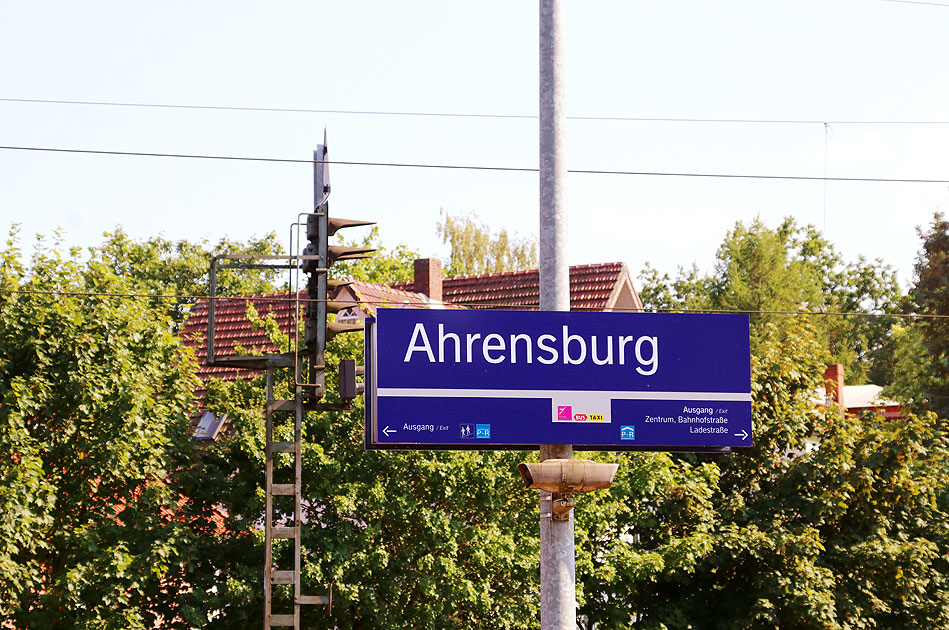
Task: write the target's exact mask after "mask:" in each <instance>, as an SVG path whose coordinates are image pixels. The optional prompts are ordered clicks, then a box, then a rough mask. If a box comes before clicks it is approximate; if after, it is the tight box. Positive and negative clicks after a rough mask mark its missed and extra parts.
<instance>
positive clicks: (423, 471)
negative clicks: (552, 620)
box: [0, 224, 949, 630]
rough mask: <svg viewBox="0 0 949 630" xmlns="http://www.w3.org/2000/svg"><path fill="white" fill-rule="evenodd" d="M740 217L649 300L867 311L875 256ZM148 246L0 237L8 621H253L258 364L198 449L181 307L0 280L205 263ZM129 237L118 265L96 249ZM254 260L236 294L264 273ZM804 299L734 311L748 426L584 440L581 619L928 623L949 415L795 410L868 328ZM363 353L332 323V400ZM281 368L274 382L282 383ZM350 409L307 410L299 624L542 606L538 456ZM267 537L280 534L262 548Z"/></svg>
mask: <svg viewBox="0 0 949 630" xmlns="http://www.w3.org/2000/svg"><path fill="white" fill-rule="evenodd" d="M739 227H740V228H741V229H739ZM739 227H736V230H735V231H733V232H732V233H730V234H729V237H728V239H726V241H727V242H726V244H725V245H723V247H722V249H721V250H720V256H719V265H718V266H717V267H716V271H715V273H714V274H710V275H707V276H706V275H703V274H701V273H699V272H698V271H697V270H695V269H693V270H692V271H690V272H683V273H680V275H679V277H678V278H677V279H676V280H674V281H673V280H670V279H669V278H668V277H663V276H659V275H658V274H657V273H654V276H653V277H654V278H656V279H657V281H656V282H655V283H654V284H653V285H652V286H651V287H650V289H649V290H647V291H644V292H643V293H644V295H648V296H649V300H651V301H652V303H653V304H658V303H661V304H671V305H673V306H674V307H678V308H692V306H685V305H687V304H694V305H696V306H695V307H696V308H710V306H709V305H711V304H719V305H724V304H728V305H731V307H733V308H745V307H747V306H748V305H759V310H778V308H777V307H778V306H782V305H783V306H787V307H788V308H787V310H798V308H800V307H801V305H803V306H805V307H807V308H809V309H811V310H814V309H816V308H818V306H819V307H821V308H829V307H828V306H827V305H828V304H841V305H842V304H845V303H846V300H851V303H852V304H860V305H863V306H866V305H870V304H874V303H875V302H874V300H879V301H878V302H876V303H877V304H879V305H883V306H885V307H886V308H889V306H887V305H889V304H890V302H889V300H891V297H892V296H891V292H890V288H891V287H890V285H889V280H888V276H887V275H886V274H885V273H884V274H882V275H881V274H876V275H874V274H875V273H876V271H880V270H884V271H885V270H886V269H887V268H886V267H885V266H881V265H882V264H881V263H875V264H867V263H865V262H863V261H860V262H858V263H854V264H853V265H848V264H845V263H843V262H842V261H841V259H840V258H839V257H835V256H836V254H835V253H834V251H833V248H831V247H830V246H829V245H827V244H826V243H824V242H823V241H822V240H821V239H820V238H819V236H818V235H816V234H815V233H813V231H811V230H810V229H803V230H802V229H800V228H796V227H794V226H793V225H792V224H786V225H785V226H782V228H781V229H779V230H768V229H767V228H765V227H764V226H762V225H760V224H752V225H751V226H749V227H747V228H745V227H741V226H739ZM367 238H368V239H369V240H368V241H367V242H375V241H377V240H378V233H372V234H370V236H369V237H367ZM250 246H251V245H248V247H250ZM162 247H163V246H160V245H155V244H149V243H148V242H142V243H129V244H127V245H126V246H124V249H119V250H116V251H117V253H116V251H114V252H113V253H105V252H103V251H100V250H97V251H95V252H92V255H91V260H90V261H89V262H87V263H82V262H80V261H79V260H78V258H76V257H74V256H65V257H61V256H59V255H58V254H56V253H55V251H54V250H53V248H49V247H43V248H41V249H40V250H39V252H38V253H37V255H36V256H35V257H34V258H33V261H32V263H31V265H30V266H29V267H24V266H21V264H20V263H19V262H18V261H19V252H18V251H17V250H16V246H15V243H14V242H11V243H10V244H8V247H7V249H6V251H5V253H4V255H3V256H4V258H3V259H4V265H3V270H2V276H0V282H2V284H0V288H2V289H3V290H4V291H5V292H3V293H0V371H2V372H3V379H2V380H0V387H2V392H0V396H2V398H0V457H3V459H2V460H0V474H2V475H3V477H2V479H0V614H2V615H3V618H4V620H6V621H9V622H12V623H14V624H16V625H17V626H18V627H29V628H59V627H76V626H82V627H99V628H113V627H115V628H118V627H133V628H135V627H146V626H147V627H152V626H154V625H155V624H159V625H161V626H162V627H208V628H258V627H260V624H261V621H262V615H263V612H262V597H263V575H262V573H263V572H262V567H263V532H262V531H261V522H262V520H263V510H264V495H263V484H264V435H263V426H262V422H261V418H262V408H263V405H264V400H263V388H262V387H261V382H260V381H259V380H258V381H236V382H216V381H211V382H210V383H208V394H207V398H206V400H205V405H207V406H208V407H209V408H212V409H214V410H215V411H217V412H227V413H228V414H229V416H230V417H231V419H232V421H233V426H234V432H233V434H230V435H228V436H227V437H225V438H224V439H222V440H220V441H218V442H215V443H213V444H206V445H201V446H200V447H199V446H198V445H197V443H195V442H189V441H187V440H186V439H185V437H184V436H185V435H186V432H185V430H186V428H187V426H188V425H187V422H186V421H185V418H184V415H185V413H186V412H187V410H188V404H189V403H188V400H189V397H190V394H191V390H192V388H193V386H194V380H193V377H192V376H191V370H192V366H191V364H190V362H189V359H188V358H187V356H186V355H185V354H182V352H181V348H180V344H179V343H178V342H177V341H176V340H175V339H174V336H173V334H172V331H173V330H174V327H175V320H174V317H176V316H178V314H179V313H178V312H176V311H175V310H174V309H168V308H165V306H164V302H163V301H156V302H153V301H151V300H147V299H138V298H136V299H119V298H103V297H85V296H79V295H76V296H66V295H64V294H60V295H57V296H47V295H28V294H17V293H10V291H12V290H31V291H32V290H49V288H50V287H53V286H55V287H57V288H61V289H64V290H65V289H69V290H72V291H76V292H80V293H81V292H95V293H136V292H144V291H145V290H146V287H147V289H148V290H153V291H155V290H159V287H162V288H161V289H160V290H161V291H162V292H169V293H175V292H177V293H176V294H178V295H184V294H186V291H192V290H194V289H195V288H196V287H198V285H199V284H200V282H201V281H202V277H203V276H202V275H199V274H205V273H206V267H204V266H203V265H198V264H194V265H193V266H191V267H188V268H184V269H183V270H181V274H180V275H178V276H176V275H175V273H176V272H175V271H174V270H175V269H176V267H175V266H174V265H172V264H170V260H171V259H173V258H174V256H170V258H169V259H168V260H165V259H163V257H162V256H159V255H154V256H144V257H135V256H132V254H130V253H122V252H146V253H147V252H149V251H152V252H155V251H162V249H161V248H162ZM782 248H783V249H782ZM782 252H783V254H782ZM200 255H201V256H203V255H205V254H204V253H201V254H200ZM133 258H134V260H137V261H141V262H137V263H135V265H134V266H135V267H136V269H135V271H134V272H132V271H131V270H127V271H126V272H124V275H122V273H120V272H121V268H119V267H117V265H118V264H119V263H121V262H122V261H128V260H132V259H133ZM412 258H414V254H412V253H410V252H408V251H407V250H405V249H404V248H401V249H400V248H397V249H396V250H393V251H392V252H388V253H387V254H386V255H385V256H383V261H382V262H381V263H379V264H376V265H369V266H368V268H367V269H365V270H363V271H364V273H365V276H364V278H365V279H367V280H370V281H378V280H384V279H385V278H386V277H387V276H388V275H391V276H393V277H394V278H393V279H401V278H403V277H404V275H405V274H410V273H411V271H410V267H409V265H410V264H411V260H412ZM109 261H111V262H109ZM360 264H365V263H360ZM188 269H191V271H190V272H189V271H188ZM861 270H862V271H863V272H865V273H866V277H864V278H863V279H861V276H860V274H859V273H857V272H858V271H861ZM874 270H876V271H874ZM189 273H194V274H195V275H194V276H189ZM356 273H360V272H359V271H356V268H355V267H354V268H353V270H351V271H347V273H346V275H355V274H356ZM267 281H268V279H266V278H263V279H261V280H260V283H258V284H255V287H256V289H261V290H262V292H266V291H268V290H272V289H273V288H275V287H268V286H267V285H266V282H267ZM277 281H279V279H277ZM234 282H235V284H234V288H235V289H238V288H239V287H240V286H242V285H240V284H239V283H240V282H243V280H241V279H239V278H235V279H234ZM254 282H257V281H254ZM771 282H783V283H785V284H786V285H787V286H782V287H777V288H774V287H768V286H767V284H768V283H771ZM150 283H151V284H150ZM835 283H836V284H835ZM861 283H863V284H861ZM814 286H817V287H819V288H820V290H819V291H814V290H813V289H814ZM189 287H190V288H189ZM256 289H255V290H256ZM649 291H652V293H649ZM791 307H794V308H791ZM841 308H843V307H841ZM881 308H882V306H881ZM749 310H751V309H749ZM248 316H249V319H250V320H251V321H254V322H257V325H260V326H262V327H265V328H267V326H268V323H267V321H266V319H265V318H261V317H255V316H254V315H253V313H249V315H248ZM822 321H825V320H823V319H817V318H815V317H813V316H809V315H797V316H782V317H767V316H762V317H761V318H759V319H758V320H756V324H755V334H756V352H755V354H754V358H753V365H752V378H753V382H752V392H753V399H754V403H753V422H754V428H755V446H754V447H753V448H751V449H736V452H734V453H731V454H727V455H695V454H670V453H654V454H648V453H613V454H611V453H598V454H592V455H587V456H589V457H593V458H597V459H601V460H603V461H614V462H618V463H620V470H619V473H618V475H617V478H616V480H615V483H614V485H613V487H612V488H611V489H609V490H608V491H601V492H596V493H591V494H589V495H585V496H583V497H581V498H580V501H579V502H578V503H579V504H578V506H577V508H576V511H575V516H576V538H577V579H578V601H579V606H580V608H579V612H580V617H579V620H578V624H579V625H580V627H582V628H584V630H592V629H593V628H598V629H606V628H648V629H654V628H655V629H659V628H666V629H685V628H712V629H715V628H749V629H750V628H808V629H809V628H815V629H817V628H821V629H826V628H831V629H834V630H837V629H839V630H844V629H847V630H852V629H858V628H893V629H896V628H911V627H912V628H915V627H924V628H941V627H949V595H947V593H949V585H947V584H946V578H947V576H949V566H947V559H949V540H947V536H949V517H947V508H949V505H947V503H949V468H947V465H949V461H947V454H949V445H947V441H946V439H947V433H946V430H947V426H946V421H945V420H942V419H937V417H936V416H933V415H920V416H911V417H909V418H907V419H904V420H899V421H888V420H886V419H884V418H882V417H876V418H875V417H867V418H853V417H845V416H842V415H840V414H839V413H838V411H837V410H836V409H830V410H822V409H820V408H818V407H817V406H815V403H814V392H815V391H819V390H820V389H821V387H822V382H821V381H822V374H823V366H824V363H825V362H826V361H827V359H828V357H829V356H830V353H831V352H833V351H834V346H833V344H832V343H831V340H832V339H834V337H833V335H834V334H839V335H841V337H840V338H841V339H843V340H845V342H846V343H851V335H852V336H853V341H852V343H853V344H854V346H855V347H858V348H860V347H864V348H866V349H865V350H862V351H860V352H862V353H863V354H864V355H866V356H871V355H872V353H873V350H872V349H873V348H875V347H876V346H874V345H872V344H874V343H878V342H879V338H878V337H877V336H874V335H876V332H874V331H872V330H870V329H864V328H860V327H855V328H846V327H844V328H841V329H839V330H838V329H834V328H828V327H827V325H824V324H821V323H820V322H822ZM834 321H838V320H834ZM913 331H919V329H916V328H912V329H907V332H906V334H907V335H910V336H912V334H915V333H914V332H913ZM871 333H872V334H871ZM898 333H899V331H898V330H895V332H894V334H895V335H896V336H898ZM861 335H866V339H867V340H868V341H866V344H867V345H866V346H860V345H859V344H862V343H865V342H864V341H861V339H863V337H861ZM281 340H283V338H281ZM914 343H917V344H919V346H920V347H921V346H922V344H924V343H925V339H924V338H923V337H922V336H921V335H919V336H917V337H916V341H915V342H914ZM895 347H896V348H897V349H900V348H902V349H908V348H910V347H911V344H910V343H909V342H906V343H903V342H902V341H898V343H897V345H896V346H895ZM858 354H860V353H858ZM909 354H911V351H908V355H909ZM360 355H361V345H360V341H359V339H358V338H357V337H355V336H340V337H337V338H336V339H334V340H332V341H331V343H330V347H329V349H328V353H327V365H328V366H329V369H328V372H327V391H328V393H327V399H329V400H333V399H334V394H333V392H334V391H335V387H336V386H335V378H336V372H335V366H336V364H337V363H338V360H339V359H340V358H354V357H358V356H360ZM894 366H895V367H894V368H893V374H895V375H896V376H895V377H894V378H895V379H906V380H910V379H912V378H914V377H913V374H912V372H903V371H901V370H903V369H904V368H905V367H906V366H907V363H906V361H904V360H903V359H902V358H900V356H898V357H897V358H896V360H895V362H894ZM276 388H277V391H276V395H277V397H281V398H284V397H286V398H289V397H291V392H290V390H289V386H288V384H287V382H286V379H283V378H280V379H278V381H277V383H276ZM279 413H283V412H279ZM362 414H363V409H362V407H361V402H359V401H357V403H356V405H355V407H354V409H353V410H352V411H351V412H336V413H326V412H309V413H307V414H305V417H304V425H303V431H304V454H303V488H304V496H305V499H306V503H305V510H306V523H305V525H304V528H303V531H304V548H305V549H306V553H305V556H304V564H303V567H304V585H303V592H304V593H306V594H319V593H321V592H323V591H324V590H325V588H326V586H327V584H328V583H330V582H333V583H334V584H335V588H334V590H335V602H334V611H335V613H334V616H333V617H332V618H328V617H326V616H325V614H324V612H323V610H322V609H321V608H317V607H304V615H305V618H304V625H305V626H306V627H319V628H341V629H354V630H355V629H362V628H376V627H389V628H484V627H491V628H534V627H537V625H538V618H539V615H538V605H539V587H538V581H539V580H538V578H539V575H538V566H537V564H538V526H537V518H538V516H537V503H536V501H537V497H536V494H535V493H534V492H531V491H527V490H524V489H523V486H522V485H521V483H520V480H519V477H518V475H517V472H516V465H517V463H519V462H521V461H525V460H529V459H530V458H532V457H535V456H536V455H535V454H533V453H518V452H485V453H479V452H427V451H418V452H412V451H406V452H399V451H395V452H390V451H366V450H365V449H364V446H363V441H364V428H363V418H362ZM284 421H285V422H284V424H283V426H282V428H280V429H278V437H282V438H284V439H286V438H288V437H289V435H288V433H287V431H288V430H289V426H288V425H289V418H284ZM117 436H120V437H121V439H119V438H117ZM284 463H285V462H284ZM277 481H278V482H279V481H281V479H279V478H278V479H277ZM185 497H186V498H187V500H186V501H182V498H185ZM221 514H224V515H225V527H224V529H223V530H221V529H218V528H217V526H216V525H215V518H214V517H216V516H220V515H221ZM287 552H288V547H287V546H286V545H283V546H281V545H279V544H278V545H277V561H278V564H279V563H280V562H286V554H287ZM279 596H281V597H282V596H283V595H279Z"/></svg>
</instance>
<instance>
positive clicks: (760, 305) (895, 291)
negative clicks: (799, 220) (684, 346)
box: [640, 218, 902, 384]
mask: <svg viewBox="0 0 949 630" xmlns="http://www.w3.org/2000/svg"><path fill="white" fill-rule="evenodd" d="M640 277H641V280H642V283H643V287H642V290H641V291H640V297H641V298H642V299H643V303H644V304H645V306H646V307H647V308H654V309H668V310H678V309H692V310H727V311H746V312H749V313H751V324H752V352H753V353H754V352H757V351H758V350H759V349H760V348H761V339H762V335H763V334H764V333H763V331H764V330H765V327H766V325H767V324H768V323H774V322H779V321H786V319H787V315H785V314H784V313H790V314H793V313H798V312H812V313H828V314H827V315H823V316H820V317H815V318H814V319H815V329H816V331H817V335H818V338H819V339H820V341H821V343H822V345H823V346H824V347H825V348H826V349H827V351H828V353H829V354H830V359H831V360H832V361H834V362H836V363H843V364H844V365H845V366H846V367H847V377H848V382H851V383H854V384H856V383H861V382H864V381H866V380H867V379H868V378H871V377H872V378H875V379H878V380H881V382H883V383H886V382H888V381H889V380H890V379H891V378H892V373H891V372H892V364H891V361H890V355H891V354H892V347H891V344H890V340H889V329H890V327H891V326H892V325H893V324H894V323H895V322H896V320H895V318H890V317H859V316H850V315H847V316H845V315H839V313H864V312H874V313H883V314H885V313H897V312H899V311H900V309H901V305H902V294H901V292H900V288H899V284H898V282H897V279H896V273H895V272H894V271H893V269H892V268H891V267H889V266H888V265H886V264H884V263H883V261H882V260H876V261H873V262H868V261H867V260H866V259H864V258H862V257H861V258H858V260H857V261H856V262H851V263H848V262H845V261H844V260H843V258H842V257H841V256H840V254H839V253H838V252H837V251H836V249H835V248H834V247H833V245H831V244H830V243H828V242H827V241H826V240H825V239H824V238H823V237H822V236H821V235H820V234H819V233H818V232H817V231H816V230H815V229H814V228H813V227H812V226H807V227H803V228H802V227H799V226H797V225H796V224H795V222H794V221H793V219H790V218H788V219H785V220H784V222H783V223H782V224H781V225H780V226H779V227H778V228H777V229H771V228H769V227H767V226H766V225H765V224H764V223H763V222H762V221H761V220H760V219H755V220H753V221H752V222H751V223H750V224H749V225H748V226H745V225H744V224H742V223H740V222H739V223H737V224H736V226H735V228H734V229H733V230H731V231H729V232H728V233H727V234H726V236H725V239H724V241H723V242H722V245H721V246H720V247H719V249H718V252H717V254H716V264H715V269H714V271H713V272H712V273H711V274H708V275H703V274H701V273H700V272H699V270H698V269H697V268H696V267H695V266H694V265H693V266H692V267H691V268H690V269H685V268H682V267H680V268H679V270H678V274H677V276H676V278H675V279H671V278H670V277H669V275H668V274H662V275H660V273H659V272H658V271H657V270H655V269H654V268H652V267H650V266H649V265H647V266H646V268H645V269H644V270H643V272H642V274H641V276H640Z"/></svg>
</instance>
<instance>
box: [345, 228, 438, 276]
mask: <svg viewBox="0 0 949 630" xmlns="http://www.w3.org/2000/svg"><path fill="white" fill-rule="evenodd" d="M341 242H342V244H344V245H349V246H355V247H371V248H374V249H375V250H376V251H375V252H373V253H372V256H370V257H369V258H365V259H356V260H342V261H340V262H338V263H336V264H335V265H333V266H332V267H330V277H331V278H335V279H337V280H343V279H351V280H361V281H363V282H411V281H412V274H413V267H412V263H413V262H414V261H415V259H417V258H420V256H419V253H418V252H417V251H415V250H412V249H409V248H408V247H407V246H406V245H405V244H403V243H400V244H398V245H396V246H395V247H386V246H385V245H384V244H383V243H382V239H381V237H380V236H379V227H378V226H373V227H372V228H371V229H370V230H369V232H368V233H367V234H366V235H365V236H364V237H363V238H362V240H359V241H355V240H354V241H346V240H345V239H341Z"/></svg>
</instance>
